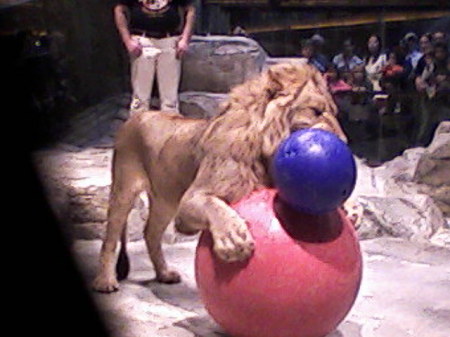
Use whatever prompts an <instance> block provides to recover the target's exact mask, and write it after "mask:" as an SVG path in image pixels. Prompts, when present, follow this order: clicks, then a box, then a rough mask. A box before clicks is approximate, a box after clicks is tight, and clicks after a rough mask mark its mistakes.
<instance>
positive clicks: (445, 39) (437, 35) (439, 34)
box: [432, 31, 448, 44]
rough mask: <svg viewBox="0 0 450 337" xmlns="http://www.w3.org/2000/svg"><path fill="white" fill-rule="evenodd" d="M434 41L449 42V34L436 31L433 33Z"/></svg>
mask: <svg viewBox="0 0 450 337" xmlns="http://www.w3.org/2000/svg"><path fill="white" fill-rule="evenodd" d="M432 39H433V43H443V44H448V37H447V34H445V33H444V32H441V31H437V32H434V33H433V34H432Z"/></svg>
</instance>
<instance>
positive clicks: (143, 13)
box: [114, 0, 195, 114]
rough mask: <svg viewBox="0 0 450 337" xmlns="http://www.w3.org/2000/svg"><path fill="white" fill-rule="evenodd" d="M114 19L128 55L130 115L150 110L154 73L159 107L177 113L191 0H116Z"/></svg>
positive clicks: (191, 21) (190, 24) (192, 18)
mask: <svg viewBox="0 0 450 337" xmlns="http://www.w3.org/2000/svg"><path fill="white" fill-rule="evenodd" d="M114 19H115V23H116V26H117V29H118V30H119V33H120V36H121V38H122V41H123V43H124V45H125V47H126V49H127V50H128V53H129V54H130V61H131V85H132V90H133V97H132V101H131V105H130V114H133V113H135V112H138V111H145V110H149V108H150V98H151V93H152V88H153V82H154V79H155V75H156V80H157V81H158V89H159V95H160V99H161V110H163V111H172V112H179V104H178V88H179V84H180V76H181V58H182V56H183V54H184V53H185V52H186V51H187V50H188V46H189V41H190V38H191V35H192V30H193V26H194V21H195V7H194V4H193V0H118V3H117V4H116V5H115V7H114Z"/></svg>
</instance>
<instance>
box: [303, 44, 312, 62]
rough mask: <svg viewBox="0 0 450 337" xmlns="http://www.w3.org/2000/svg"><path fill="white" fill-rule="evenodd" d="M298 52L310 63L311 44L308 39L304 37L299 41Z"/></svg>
mask: <svg viewBox="0 0 450 337" xmlns="http://www.w3.org/2000/svg"><path fill="white" fill-rule="evenodd" d="M300 54H301V56H302V57H304V58H306V59H307V60H308V63H310V60H311V57H312V56H313V46H312V42H311V40H310V39H305V40H303V41H302V42H301V49H300Z"/></svg>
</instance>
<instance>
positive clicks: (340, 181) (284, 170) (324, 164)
mask: <svg viewBox="0 0 450 337" xmlns="http://www.w3.org/2000/svg"><path fill="white" fill-rule="evenodd" d="M272 176H273V179H274V182H275V186H276V187H277V189H278V194H279V196H280V198H281V199H282V200H284V201H285V202H286V203H287V204H289V205H290V206H291V207H292V208H294V209H296V210H298V211H300V212H304V213H309V214H323V213H327V212H330V211H332V210H335V209H336V208H337V207H339V206H341V205H342V203H343V202H344V201H345V200H346V199H347V198H348V197H349V196H350V194H351V193H352V191H353V189H354V187H355V183H356V164H355V160H354V158H353V154H352V152H351V150H350V148H349V147H348V146H347V144H345V143H344V142H343V141H342V140H340V139H339V138H338V137H337V136H336V135H335V134H333V133H331V132H328V131H324V130H320V129H304V130H300V131H296V132H294V133H292V134H291V135H290V136H289V137H288V138H287V139H285V140H284V141H283V142H282V143H281V144H280V146H279V148H278V150H277V152H276V153H275V156H274V159H273V163H272Z"/></svg>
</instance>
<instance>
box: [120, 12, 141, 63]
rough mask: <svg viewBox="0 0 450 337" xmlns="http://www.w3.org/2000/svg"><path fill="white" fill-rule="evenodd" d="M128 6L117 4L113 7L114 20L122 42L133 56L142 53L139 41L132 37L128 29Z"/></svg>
mask: <svg viewBox="0 0 450 337" xmlns="http://www.w3.org/2000/svg"><path fill="white" fill-rule="evenodd" d="M127 16H128V7H127V6H125V5H122V4H118V5H116V6H115V7H114V22H115V23H116V27H117V30H118V31H119V34H120V37H121V39H122V42H123V44H124V45H125V47H126V48H127V50H128V52H129V53H130V54H132V55H134V56H139V55H140V54H141V53H142V46H141V45H140V44H139V42H137V41H135V40H133V39H132V37H131V34H130V30H129V29H128V18H127Z"/></svg>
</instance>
